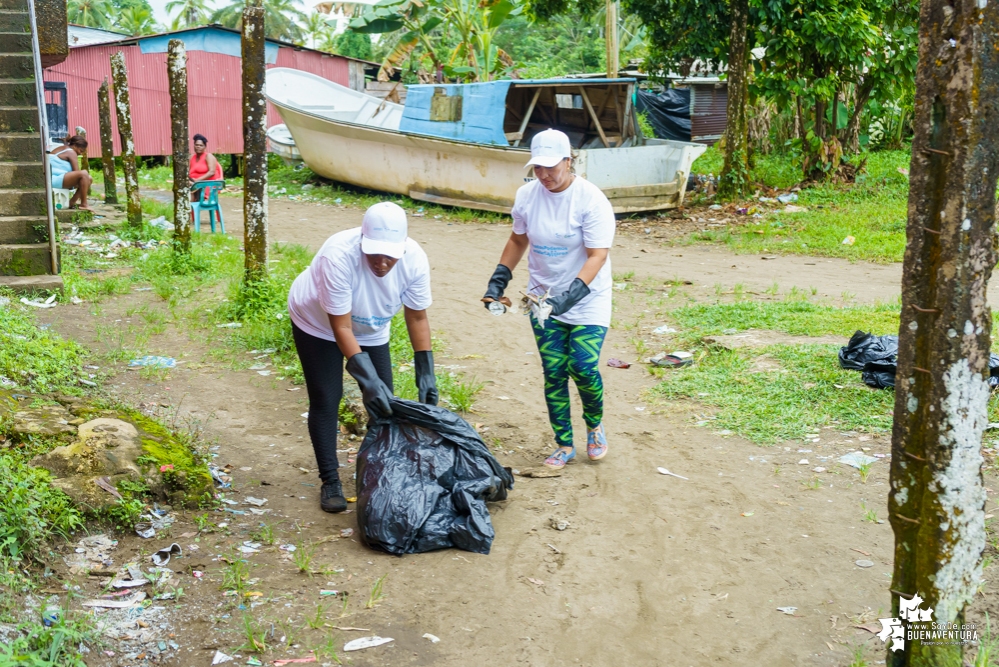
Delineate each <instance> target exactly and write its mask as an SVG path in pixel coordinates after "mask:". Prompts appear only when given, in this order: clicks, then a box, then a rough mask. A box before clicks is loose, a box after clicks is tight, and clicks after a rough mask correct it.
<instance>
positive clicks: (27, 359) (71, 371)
mask: <svg viewBox="0 0 999 667" xmlns="http://www.w3.org/2000/svg"><path fill="white" fill-rule="evenodd" d="M0 300H9V301H10V303H9V304H8V305H6V306H0V389H2V388H3V387H9V388H21V389H29V390H31V391H36V392H48V391H54V390H57V389H63V390H65V389H70V388H73V387H76V386H77V385H78V380H79V378H80V376H81V372H82V370H81V369H82V365H83V358H84V355H85V354H86V351H85V350H84V349H83V348H82V347H81V346H79V345H78V344H76V343H74V342H73V341H69V340H65V339H63V338H60V337H59V336H57V335H56V334H53V333H50V332H49V331H47V330H45V329H40V328H38V326H37V325H36V324H35V318H34V313H32V312H31V311H30V310H29V307H27V306H22V305H20V304H18V302H17V301H18V297H17V296H15V294H14V293H13V292H10V291H5V290H2V289H0ZM4 380H6V381H4Z"/></svg>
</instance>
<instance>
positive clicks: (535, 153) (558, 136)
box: [524, 130, 572, 167]
mask: <svg viewBox="0 0 999 667" xmlns="http://www.w3.org/2000/svg"><path fill="white" fill-rule="evenodd" d="M567 157H568V158H571V157H572V147H571V146H570V145H569V137H567V136H565V132H559V131H558V130H545V131H544V132H538V133H537V134H535V135H534V138H533V139H531V160H530V161H529V162H528V163H527V164H526V165H524V166H525V167H530V166H532V165H538V166H539V167H554V166H555V165H557V164H558V163H559V162H561V161H562V160H564V159H566V158H567Z"/></svg>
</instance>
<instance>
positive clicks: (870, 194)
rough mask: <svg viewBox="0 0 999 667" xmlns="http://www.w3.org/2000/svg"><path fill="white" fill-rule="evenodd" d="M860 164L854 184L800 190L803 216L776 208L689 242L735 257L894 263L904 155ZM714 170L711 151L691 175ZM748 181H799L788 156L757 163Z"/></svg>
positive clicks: (902, 211)
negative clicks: (725, 249)
mask: <svg viewBox="0 0 999 667" xmlns="http://www.w3.org/2000/svg"><path fill="white" fill-rule="evenodd" d="M863 157H864V158H866V160H867V164H866V167H865V170H864V172H863V173H861V174H860V175H858V177H857V182H856V183H854V184H851V185H836V184H818V185H812V186H810V187H806V188H804V189H802V190H801V192H799V193H798V197H799V199H798V201H797V202H795V204H796V205H797V206H800V207H804V208H807V209H808V210H807V211H804V212H798V213H787V212H784V211H783V210H780V209H778V210H777V211H776V212H771V213H766V214H764V217H763V218H760V219H757V220H755V221H754V220H748V221H747V224H745V225H730V226H729V227H728V228H726V229H722V230H719V231H706V232H697V233H695V234H693V235H691V236H690V237H689V238H688V241H689V242H698V241H707V242H713V243H724V244H726V245H728V246H729V247H730V248H731V249H732V250H734V251H736V252H741V253H778V254H799V255H823V256H828V257H845V258H848V259H863V260H868V261H874V262H898V261H901V260H902V255H903V253H904V251H905V225H906V206H907V201H908V195H909V179H908V177H907V176H906V175H904V174H902V173H900V172H899V169H907V168H908V166H909V159H910V154H909V151H879V152H875V153H866V154H865V155H864V156H863ZM702 161H703V162H702ZM715 167H717V169H718V170H720V169H721V162H720V153H719V152H718V151H717V150H715V149H714V148H712V149H709V150H708V152H707V153H705V154H704V155H703V156H701V157H700V158H698V159H697V161H695V163H694V169H695V170H696V171H697V172H698V173H704V172H706V171H709V170H710V169H713V168H715ZM714 173H716V174H717V173H718V172H717V171H715V172H714ZM753 180H754V181H755V182H758V183H760V184H762V185H765V186H767V187H771V188H779V189H785V190H786V189H788V188H790V187H792V186H794V185H795V184H796V183H797V182H798V181H799V180H800V172H799V171H798V170H797V167H795V166H794V165H793V164H792V161H791V159H790V157H788V156H783V155H776V154H774V155H768V156H762V157H761V158H760V160H759V161H758V162H757V165H756V168H755V169H754V170H753ZM849 236H852V237H853V238H854V242H853V244H852V245H844V244H843V241H844V240H845V239H846V238H847V237H849Z"/></svg>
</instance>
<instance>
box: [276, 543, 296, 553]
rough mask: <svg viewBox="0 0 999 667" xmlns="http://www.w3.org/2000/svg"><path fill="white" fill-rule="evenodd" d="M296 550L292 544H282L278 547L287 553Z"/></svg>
mask: <svg viewBox="0 0 999 667" xmlns="http://www.w3.org/2000/svg"><path fill="white" fill-rule="evenodd" d="M297 548H298V547H296V546H295V545H294V544H282V545H281V546H279V547H278V549H280V550H281V551H287V552H288V553H292V552H293V551H295V549H297Z"/></svg>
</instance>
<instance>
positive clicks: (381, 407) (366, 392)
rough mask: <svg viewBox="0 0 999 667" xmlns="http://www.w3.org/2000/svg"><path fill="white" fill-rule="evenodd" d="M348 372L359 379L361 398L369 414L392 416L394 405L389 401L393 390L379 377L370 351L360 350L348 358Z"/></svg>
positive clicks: (377, 416) (382, 416)
mask: <svg viewBox="0 0 999 667" xmlns="http://www.w3.org/2000/svg"><path fill="white" fill-rule="evenodd" d="M347 372H348V373H350V375H351V377H353V378H354V379H355V380H357V385H358V386H359V387H360V388H361V400H362V401H363V402H364V409H365V410H367V411H368V416H369V417H371V418H372V419H384V418H385V417H391V416H392V406H391V405H390V404H389V401H391V400H392V392H391V391H389V388H388V387H387V386H385V383H384V382H382V379H381V378H380V377H378V373H376V372H375V365H374V364H373V363H371V357H369V356H368V353H367V352H358V353H357V354H355V355H354V356H352V357H351V358H350V359H348V360H347Z"/></svg>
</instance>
